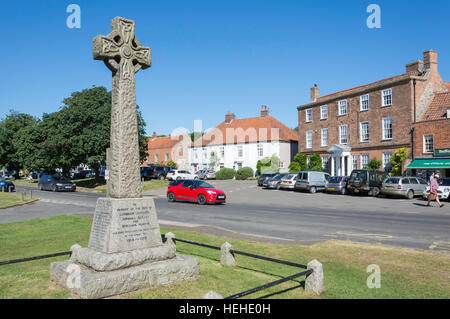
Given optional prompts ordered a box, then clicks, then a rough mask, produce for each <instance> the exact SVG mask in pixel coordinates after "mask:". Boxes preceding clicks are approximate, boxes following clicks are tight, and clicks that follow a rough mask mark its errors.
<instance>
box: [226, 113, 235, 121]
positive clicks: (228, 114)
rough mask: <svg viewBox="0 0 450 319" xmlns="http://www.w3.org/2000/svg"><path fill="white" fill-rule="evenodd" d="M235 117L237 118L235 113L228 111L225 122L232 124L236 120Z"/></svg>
mask: <svg viewBox="0 0 450 319" xmlns="http://www.w3.org/2000/svg"><path fill="white" fill-rule="evenodd" d="M234 118H235V115H234V113H230V111H228V113H227V114H225V123H226V124H230V123H231V121H233V120H234Z"/></svg>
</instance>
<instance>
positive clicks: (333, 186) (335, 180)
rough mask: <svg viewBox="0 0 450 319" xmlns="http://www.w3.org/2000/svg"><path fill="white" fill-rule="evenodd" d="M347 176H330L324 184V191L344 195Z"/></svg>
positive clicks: (346, 191)
mask: <svg viewBox="0 0 450 319" xmlns="http://www.w3.org/2000/svg"><path fill="white" fill-rule="evenodd" d="M348 179H349V177H348V176H331V177H330V178H329V179H328V181H327V182H326V184H325V192H327V193H339V194H342V195H346V194H347V193H348V190H347V181H348Z"/></svg>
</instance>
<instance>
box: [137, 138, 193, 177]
mask: <svg viewBox="0 0 450 319" xmlns="http://www.w3.org/2000/svg"><path fill="white" fill-rule="evenodd" d="M191 143H192V142H191V138H190V135H189V134H185V135H177V136H163V137H158V136H157V135H156V132H153V135H152V136H151V137H150V138H149V139H148V150H147V154H148V155H147V161H146V163H144V164H143V166H146V165H148V164H154V163H160V164H167V162H168V161H174V162H175V163H176V164H177V168H179V169H186V168H187V167H188V153H187V148H188V146H190V145H191Z"/></svg>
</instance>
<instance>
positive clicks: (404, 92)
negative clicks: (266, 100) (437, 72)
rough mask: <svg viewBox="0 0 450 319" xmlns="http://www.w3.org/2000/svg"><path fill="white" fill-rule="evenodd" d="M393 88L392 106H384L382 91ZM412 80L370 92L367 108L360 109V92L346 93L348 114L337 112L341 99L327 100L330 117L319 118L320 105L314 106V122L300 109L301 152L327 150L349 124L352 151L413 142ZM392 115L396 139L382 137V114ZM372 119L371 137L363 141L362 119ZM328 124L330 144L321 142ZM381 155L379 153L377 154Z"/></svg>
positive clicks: (349, 143)
mask: <svg viewBox="0 0 450 319" xmlns="http://www.w3.org/2000/svg"><path fill="white" fill-rule="evenodd" d="M387 88H392V98H393V102H392V105H391V106H385V107H382V106H381V98H382V97H381V94H382V93H381V92H382V90H383V89H387ZM411 91H412V83H411V81H408V82H403V83H397V84H395V85H393V86H389V87H385V88H381V89H377V90H373V91H370V92H367V93H364V94H369V101H370V107H369V110H367V111H360V95H353V96H347V97H346V99H347V114H346V115H341V116H339V115H338V101H339V100H341V99H342V98H340V99H337V100H333V101H331V102H328V103H327V105H328V119H326V120H321V119H320V105H315V106H313V107H312V114H313V119H312V122H309V123H306V110H305V109H300V110H299V111H298V123H299V125H298V126H299V152H301V153H317V152H320V153H324V152H326V150H327V149H328V148H329V147H331V146H332V145H333V144H340V141H339V126H341V125H343V124H347V125H348V144H347V145H349V146H351V147H352V153H353V152H355V153H367V152H368V151H370V152H373V154H378V153H380V152H382V150H383V149H386V150H388V149H392V148H398V147H401V146H405V145H410V141H411V136H410V128H411V120H410V119H411V118H412V111H413V107H412V101H411V96H412V94H411ZM385 117H391V118H392V121H393V139H392V140H383V138H382V118H385ZM363 121H369V126H370V139H369V141H368V142H361V141H360V122H363ZM322 128H328V146H323V147H322V146H321V129H322ZM308 130H312V131H313V147H312V148H311V149H307V148H306V132H307V131H308ZM377 158H378V159H380V158H379V157H377Z"/></svg>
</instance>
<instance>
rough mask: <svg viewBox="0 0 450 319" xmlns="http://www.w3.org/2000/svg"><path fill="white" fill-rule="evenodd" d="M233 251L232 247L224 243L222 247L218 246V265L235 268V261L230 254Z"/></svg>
mask: <svg viewBox="0 0 450 319" xmlns="http://www.w3.org/2000/svg"><path fill="white" fill-rule="evenodd" d="M231 250H233V246H232V245H231V244H230V243H228V242H225V243H224V244H223V245H222V246H220V252H221V255H220V263H221V264H222V265H225V266H236V260H235V259H234V254H233V253H232V252H231Z"/></svg>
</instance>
